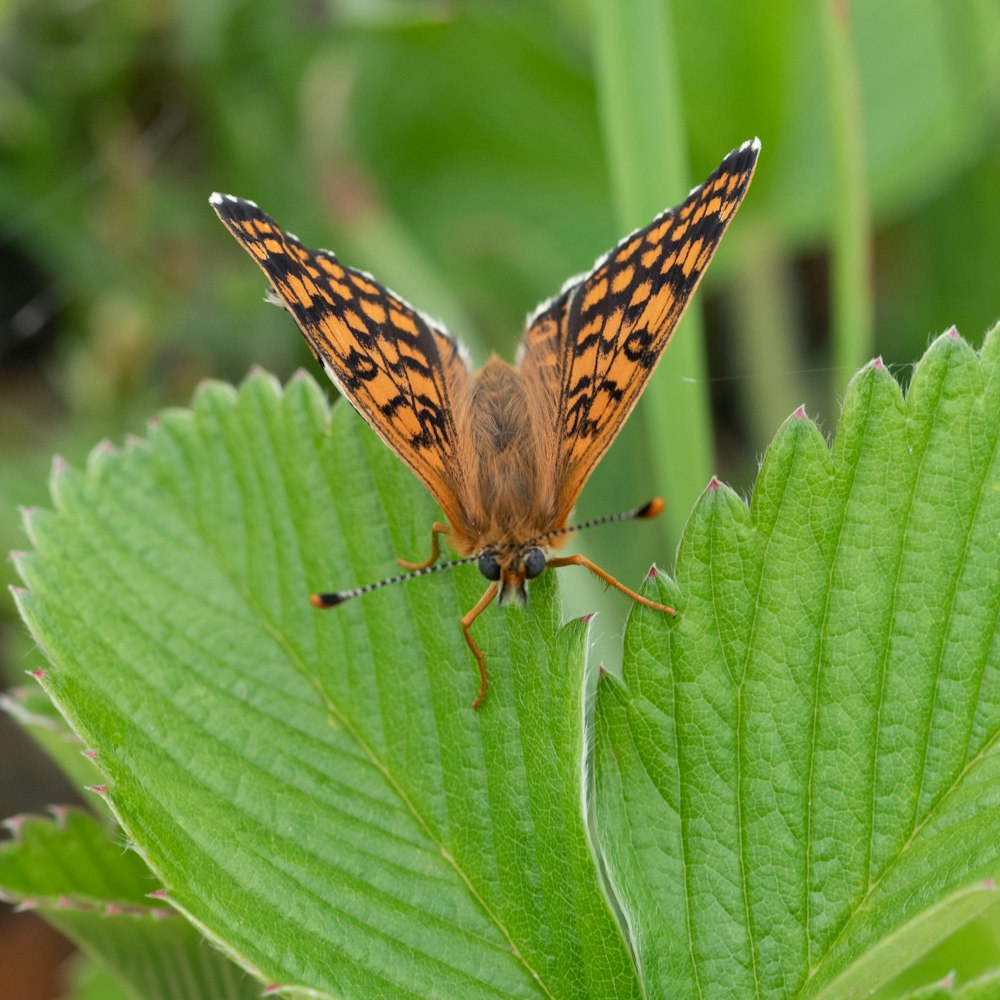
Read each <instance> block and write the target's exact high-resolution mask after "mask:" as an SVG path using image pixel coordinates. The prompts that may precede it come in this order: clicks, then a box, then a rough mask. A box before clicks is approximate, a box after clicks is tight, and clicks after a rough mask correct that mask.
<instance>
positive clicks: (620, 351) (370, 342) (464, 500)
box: [211, 139, 760, 707]
mask: <svg viewBox="0 0 1000 1000" xmlns="http://www.w3.org/2000/svg"><path fill="white" fill-rule="evenodd" d="M759 152H760V142H759V140H756V139H755V140H753V141H752V142H746V143H744V144H743V145H742V146H740V147H739V148H738V149H735V150H733V151H732V152H731V153H730V154H729V155H728V156H727V157H726V158H725V159H724V160H723V161H722V163H721V164H720V165H719V166H718V168H716V170H714V171H713V172H712V174H711V175H710V176H709V177H708V179H707V180H706V181H705V183H704V184H702V185H700V186H699V187H696V188H695V189H694V190H693V191H692V192H691V193H690V194H689V195H688V197H687V199H686V200H685V201H684V202H683V203H682V204H680V205H678V206H677V207H675V208H671V209H668V210H667V211H665V212H663V213H661V214H660V215H658V216H657V217H656V218H655V219H654V220H653V221H652V222H651V223H650V224H649V225H648V226H645V227H644V228H642V229H638V230H636V231H635V232H634V233H631V234H630V235H629V236H626V237H625V239H623V240H622V241H621V242H620V243H618V245H617V246H615V247H614V248H613V249H611V250H610V251H609V252H608V253H606V254H605V255H604V256H603V257H601V258H600V259H599V260H598V261H597V263H596V264H595V265H594V267H593V268H592V269H591V270H590V271H589V272H588V273H587V274H585V275H583V276H581V277H576V278H572V279H570V280H569V281H568V282H567V283H566V284H565V285H564V286H563V288H562V291H560V292H559V294H558V295H556V296H555V297H554V298H552V299H549V300H548V301H547V302H544V303H542V304H541V305H540V306H539V307H538V308H537V309H536V310H535V312H534V313H532V315H531V316H530V317H529V319H528V329H527V332H526V333H525V335H524V340H523V341H522V343H521V347H520V349H519V351H518V355H517V362H516V364H515V365H513V366H512V365H509V364H507V362H505V361H502V360H501V359H500V358H497V357H492V358H490V360H489V361H487V363H486V364H485V365H484V366H483V368H481V369H480V370H479V371H478V372H473V370H472V368H471V367H470V365H469V360H468V357H467V355H466V352H465V350H464V349H463V347H462V346H461V345H460V344H459V343H458V342H457V341H456V340H454V339H452V338H451V337H450V336H449V335H448V333H447V332H446V331H445V330H444V329H443V327H442V326H441V325H440V324H438V323H436V322H434V321H433V320H431V319H429V318H427V317H426V316H424V315H423V314H421V313H420V312H418V311H417V310H416V309H414V308H413V307H412V306H410V305H408V304H407V303H406V302H404V301H403V300H402V299H401V298H400V297H399V296H398V295H395V294H393V293H392V292H391V291H389V290H388V289H387V288H385V287H384V286H382V285H380V284H379V283H378V282H377V281H376V280H375V279H374V278H373V277H372V276H371V275H370V274H366V273H365V272H363V271H358V270H355V269H354V268H350V267H347V266H345V265H344V264H342V263H341V262H340V261H339V260H338V259H337V258H336V257H335V256H334V255H333V254H332V253H330V252H329V251H326V250H309V249H307V248H306V247H304V246H303V245H302V244H301V243H300V242H299V240H298V239H297V238H296V237H294V236H292V235H291V234H289V233H286V232H284V231H283V230H282V229H280V228H279V227H278V225H277V224H276V223H275V222H274V221H273V220H272V219H271V218H269V217H268V216H267V215H265V214H264V213H263V212H262V211H261V210H260V209H259V208H258V207H257V206H256V205H255V204H254V203H253V202H250V201H243V200H241V199H239V198H234V197H232V196H231V195H221V194H213V195H212V198H211V204H212V206H213V207H214V209H215V211H216V212H217V213H218V215H219V218H220V219H222V221H223V222H224V223H225V225H226V227H227V228H228V229H229V231H230V232H231V233H232V234H233V236H235V237H236V239H237V240H238V241H239V242H240V243H241V244H242V245H243V246H244V248H245V249H246V250H247V251H248V252H249V253H250V255H251V256H252V257H253V258H254V260H256V262H257V264H258V265H259V266H260V268H261V270H263V271H264V273H265V274H266V275H267V277H268V279H269V281H270V283H271V290H272V294H273V297H274V298H275V300H276V301H277V302H279V303H280V304H281V305H283V306H284V307H285V308H286V309H287V310H288V311H289V312H290V313H291V314H292V316H293V317H294V318H295V322H296V323H297V324H298V326H299V329H300V330H301V331H302V333H303V335H304V336H305V338H306V341H307V343H308V344H309V347H310V348H311V350H312V352H313V354H314V355H315V356H316V359H317V360H318V361H319V363H320V364H321V365H322V366H323V368H324V369H325V371H326V373H327V375H329V377H330V378H331V380H332V381H333V383H334V384H335V385H336V386H337V388H338V389H339V390H340V391H341V393H343V395H344V396H346V397H347V400H348V402H350V403H351V405H352V406H354V408H355V409H356V410H357V411H358V412H359V413H360V414H361V416H362V417H364V418H365V420H366V421H367V422H368V424H369V425H370V426H371V427H372V429H373V430H374V431H375V432H376V433H377V434H378V435H379V436H380V437H381V438H382V440H383V441H384V442H385V443H386V444H387V445H388V446H389V447H390V448H391V449H392V450H393V451H394V452H395V453H396V454H397V455H398V456H399V457H400V458H401V459H402V460H403V461H404V462H406V464H407V465H408V466H409V467H410V468H411V469H412V470H413V471H414V472H415V473H416V475H417V476H418V477H419V478H420V480H421V481H422V482H423V483H424V485H425V486H426V487H427V489H428V490H430V492H431V493H432V494H433V496H434V499H435V500H436V501H437V502H438V504H439V505H440V507H441V510H442V511H443V512H444V515H445V518H446V519H447V523H446V524H445V523H440V522H435V523H434V525H433V528H432V532H431V542H432V546H431V555H430V557H429V558H428V559H427V560H425V561H424V562H422V563H408V562H406V561H404V560H402V559H401V560H399V562H400V564H401V565H402V566H404V567H405V568H407V569H410V570H412V571H414V573H415V574H419V573H425V572H434V571H436V570H438V569H442V568H446V567H447V566H450V565H455V564H459V563H465V562H476V563H477V564H478V566H479V569H480V571H481V572H482V574H483V576H485V577H486V578H487V580H489V581H490V584H489V586H488V587H487V588H486V592H485V593H484V594H483V596H482V597H481V598H480V600H479V601H478V603H477V604H476V605H475V607H473V608H472V609H471V610H470V611H469V612H468V614H466V615H465V616H464V617H463V618H462V620H461V625H462V634H463V635H464V636H465V641H466V642H467V643H468V646H469V649H471V650H472V653H473V655H474V656H475V658H476V662H477V664H478V666H479V676H480V686H479V694H478V696H477V697H476V700H475V702H474V704H473V707H478V706H479V705H480V704H481V703H482V700H483V698H484V697H485V694H486V687H487V673H486V661H485V658H484V656H483V652H482V650H481V649H480V648H479V646H478V645H476V642H475V640H474V639H473V638H472V634H471V632H470V627H471V625H472V623H473V622H474V621H475V619H476V618H477V617H478V616H479V614H480V613H481V612H482V611H483V609H484V608H486V607H487V606H488V605H489V604H490V603H491V602H492V600H493V598H494V597H496V595H497V594H498V593H499V595H500V601H499V603H500V604H501V605H503V604H509V603H513V604H523V603H524V602H525V600H526V593H525V582H526V581H527V580H531V579H534V578H535V577H536V576H538V575H539V574H540V573H541V572H542V571H543V570H544V569H545V568H546V566H551V567H558V566H567V565H576V566H584V567H586V568H587V569H589V570H590V571H591V572H592V573H595V574H596V575H597V576H598V577H600V578H601V579H602V580H603V581H604V582H605V583H607V584H609V585H610V586H612V587H616V588H617V589H618V590H620V591H621V592H622V593H624V594H627V595H628V596H629V597H631V598H632V599H633V600H635V601H638V602H639V603H641V604H644V605H646V606H647V607H651V608H656V609H658V610H660V611H665V612H667V613H668V614H674V611H673V609H672V608H668V607H666V606H665V605H662V604H657V603H655V602H653V601H650V600H647V599H646V598H644V597H641V596H640V595H639V594H637V593H635V592H634V591H632V590H630V589H629V588H628V587H625V586H624V585H623V584H621V583H619V582H618V581H617V580H616V579H615V578H614V577H612V576H611V575H610V574H608V573H606V572H605V571H604V570H602V569H600V568H599V567H598V566H595V565H594V564H593V563H592V562H591V561H590V560H589V559H587V558H585V557H584V556H581V555H573V556H566V557H562V558H553V557H552V556H551V554H550V552H551V550H553V549H557V548H559V547H560V546H561V545H563V544H564V543H565V541H566V540H567V538H568V537H569V535H570V534H571V533H572V532H573V531H574V530H578V528H579V527H582V526H579V525H578V526H576V527H574V528H569V527H567V522H568V519H569V515H570V512H571V511H572V509H573V505H574V504H575V503H576V500H577V497H578V496H579V494H580V491H581V490H582V489H583V485H584V483H586V481H587V479H588V477H589V476H590V474H591V472H592V471H593V469H594V466H595V465H596V464H597V463H598V461H600V459H601V456H602V455H603V454H604V453H605V452H606V451H607V450H608V448H609V447H610V445H611V442H612V441H613V440H614V439H615V436H616V435H617V433H618V431H619V429H620V428H621V425H622V423H623V422H624V420H625V418H626V417H627V416H628V415H629V413H630V412H631V411H632V408H633V407H634V406H635V404H636V402H637V400H638V399H639V396H640V394H641V393H642V390H643V388H644V387H645V385H646V383H647V381H648V380H649V377H650V375H652V373H653V369H654V368H655V367H656V364H657V362H658V361H659V360H660V356H661V355H662V354H663V351H664V348H665V347H666V346H667V344H668V343H669V342H670V338H671V336H672V335H673V332H674V329H675V328H676V326H677V323H678V321H679V320H680V318H681V315H682V314H683V312H684V308H685V306H686V305H687V302H688V299H689V298H690V297H691V293H692V292H693V291H694V289H695V287H696V286H697V284H698V281H699V280H700V278H701V276H702V274H703V273H704V271H705V268H706V267H707V266H708V263H709V261H710V260H711V259H712V255H713V254H714V253H715V250H716V247H717V246H718V244H719V240H720V239H722V234H723V233H724V232H725V231H726V227H727V226H728V225H729V223H730V221H731V220H732V218H733V215H734V214H735V212H736V209H737V208H739V206H740V203H741V202H742V200H743V197H744V195H745V194H746V192H747V188H748V186H749V184H750V179H751V177H752V176H753V171H754V167H755V165H756V162H757V156H758V154H759ZM662 507H663V503H662V501H660V500H654V501H651V502H650V503H649V504H647V505H646V506H645V507H642V508H639V509H638V510H635V511H630V512H627V513H626V514H624V515H618V516H617V517H616V518H606V519H601V520H602V521H603V520H612V519H626V518H630V517H652V516H654V515H656V514H658V513H659V512H660V510H662ZM442 534H447V535H449V537H450V538H451V542H452V544H453V545H454V547H455V548H456V549H457V550H458V552H459V554H460V555H461V556H463V557H464V558H462V559H459V560H454V561H453V562H452V563H444V564H443V563H437V564H436V565H434V564H435V563H436V560H437V559H438V556H439V555H440V547H439V541H438V536H439V535H442ZM403 578H404V577H392V578H391V579H389V580H384V581H380V582H379V583H377V584H371V585H369V586H367V587H359V588H357V589H355V590H347V591H341V592H338V593H332V594H315V595H313V598H312V601H313V603H314V604H315V605H316V606H317V607H321V608H325V607H333V606H334V605H337V604H341V603H343V602H344V601H345V600H348V599H349V598H352V597H357V596H359V595H360V594H364V593H368V592H369V591H371V590H374V589H376V588H377V587H379V586H383V585H384V584H386V583H392V582H396V581H398V580H400V579H403Z"/></svg>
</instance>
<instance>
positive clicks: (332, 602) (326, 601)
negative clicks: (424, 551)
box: [309, 552, 479, 608]
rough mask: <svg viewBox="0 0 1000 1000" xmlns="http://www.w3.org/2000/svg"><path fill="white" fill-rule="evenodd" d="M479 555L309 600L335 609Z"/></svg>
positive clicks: (452, 560) (477, 557) (323, 606)
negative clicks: (353, 600) (391, 585)
mask: <svg viewBox="0 0 1000 1000" xmlns="http://www.w3.org/2000/svg"><path fill="white" fill-rule="evenodd" d="M477 559H479V553H478V552H477V553H476V554H475V555H474V556H466V557H465V558H464V559H451V560H449V561H448V562H443V563H435V564H434V565H433V566H425V567H424V568H423V569H415V570H411V571H410V572H409V573H399V574H397V575H396V576H387V577H386V578H385V579H384V580H378V581H376V582H375V583H369V584H366V585H365V586H364V587H355V588H354V589H353V590H336V591H333V592H332V593H329V594H312V595H311V596H310V598H309V600H310V602H311V603H312V605H313V607H314V608H335V607H336V606H337V605H338V604H343V603H344V601H349V600H350V599H351V598H352V597H361V595H362V594H370V593H371V592H372V591H373V590H381V589H382V588H383V587H388V586H389V585H390V584H393V583H403V581H405V580H415V579H416V578H417V577H418V576H429V575H430V574H431V573H442V572H444V570H446V569H454V568H455V567H456V566H466V565H468V564H469V563H473V562H476V560H477Z"/></svg>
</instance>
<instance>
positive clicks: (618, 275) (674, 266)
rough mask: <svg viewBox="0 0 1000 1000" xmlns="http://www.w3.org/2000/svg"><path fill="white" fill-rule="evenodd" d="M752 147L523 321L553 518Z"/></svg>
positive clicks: (577, 482) (669, 325) (707, 249)
mask: <svg viewBox="0 0 1000 1000" xmlns="http://www.w3.org/2000/svg"><path fill="white" fill-rule="evenodd" d="M759 152H760V144H759V142H757V141H754V142H750V143H744V145H742V146H740V147H739V148H738V149H735V150H733V152H731V153H730V154H729V155H728V156H727V157H726V158H725V159H724V160H723V161H722V163H721V164H720V165H719V167H717V168H716V170H715V171H714V172H713V173H712V174H711V175H710V176H709V177H708V179H707V180H706V181H705V183H704V184H702V185H700V186H699V187H697V188H695V189H694V190H693V191H692V192H691V193H690V195H688V197H687V199H686V200H685V201H684V202H682V203H681V204H680V205H678V206H677V207H676V208H672V209H668V210H667V211H666V212H663V213H661V214H660V215H659V216H657V217H656V218H655V219H654V220H653V221H652V222H651V223H650V224H649V225H647V226H645V227H643V228H642V229H639V230H636V231H635V232H634V233H632V234H630V235H629V236H627V237H625V239H623V240H622V241H621V242H620V243H619V244H618V245H617V246H615V247H614V248H613V249H612V250H610V251H609V252H608V253H607V254H605V255H604V256H603V257H602V258H601V259H600V260H598V262H597V264H596V265H595V266H594V268H593V269H592V270H591V271H590V272H589V273H588V274H586V275H584V276H583V277H582V278H580V279H576V280H573V281H571V282H569V283H568V284H567V285H566V286H565V287H564V288H563V290H562V292H560V294H559V295H558V296H556V297H555V298H554V299H552V300H551V301H549V302H547V303H544V304H543V305H542V306H540V307H539V309H538V310H536V312H535V314H534V315H533V316H532V317H531V319H530V320H529V325H528V330H527V331H526V333H525V336H524V341H523V343H522V345H521V353H520V358H519V362H520V368H521V371H522V373H523V375H524V378H525V380H526V381H528V382H529V383H530V382H532V381H533V382H534V383H536V384H537V385H538V387H539V391H540V392H544V393H545V394H546V395H547V397H548V398H547V401H546V402H545V403H544V404H542V405H543V407H544V406H547V407H548V408H549V409H550V411H551V416H552V421H553V425H554V428H555V438H556V440H557V444H556V447H555V457H554V468H555V472H556V488H557V497H556V504H555V507H556V516H555V525H556V526H561V524H563V523H564V522H565V519H566V518H567V517H568V516H569V513H570V511H571V509H572V507H573V505H574V503H575V502H576V499H577V497H578V496H579V493H580V490H581V489H582V488H583V485H584V483H585V482H586V481H587V478H588V477H589V475H590V473H591V472H592V471H593V468H594V466H595V465H596V464H597V462H598V461H599V460H600V458H601V457H602V456H603V455H604V453H605V452H606V451H607V449H608V448H609V447H610V445H611V442H612V441H613V440H614V439H615V436H616V435H617V433H618V431H619V429H620V428H621V425H622V423H623V422H624V421H625V418H626V417H627V416H628V415H629V413H630V412H631V411H632V408H633V407H634V406H635V404H636V402H637V401H638V399H639V396H640V395H641V393H642V390H643V389H644V388H645V386H646V383H647V382H648V380H649V377H650V376H651V375H652V373H653V369H654V368H655V367H656V364H657V362H658V361H659V359H660V357H661V356H662V354H663V351H664V350H665V348H666V346H667V344H668V343H669V342H670V338H671V337H672V336H673V332H674V330H675V329H676V327H677V324H678V322H679V321H680V318H681V316H682V314H683V312H684V308H685V307H686V305H687V303H688V300H689V299H690V297H691V294H692V293H693V292H694V289H695V287H696V286H697V284H698V282H699V280H700V279H701V276H702V274H704V272H705V269H706V267H707V266H708V263H709V261H710V260H711V259H712V256H713V255H714V253H715V250H716V248H717V247H718V244H719V241H720V240H721V239H722V235H723V233H724V232H725V231H726V227H727V226H728V225H729V223H730V221H731V220H732V218H733V215H734V214H735V212H736V210H737V208H739V205H740V203H741V202H742V200H743V197H744V195H745V194H746V191H747V188H748V186H749V184H750V179H751V177H752V176H753V171H754V166H755V165H756V162H757V156H758V153H759Z"/></svg>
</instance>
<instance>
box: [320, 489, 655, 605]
mask: <svg viewBox="0 0 1000 1000" xmlns="http://www.w3.org/2000/svg"><path fill="white" fill-rule="evenodd" d="M662 510H663V500H662V499H660V497H653V499H652V500H650V501H649V502H648V503H645V504H643V505H642V506H641V507H633V508H632V509H631V510H623V511H620V512H619V513H618V514H605V515H604V517H595V518H592V519H591V520H589V521H582V522H581V523H580V524H574V525H573V526H572V527H569V528H557V529H556V530H555V531H547V532H545V534H544V535H538V537H537V538H531V539H529V540H528V541H526V542H525V543H524V544H523V545H518V546H516V548H517V549H518V551H522V552H523V551H524V550H525V549H530V548H533V547H534V546H536V545H538V544H539V543H541V542H546V541H548V540H549V539H550V538H557V537H558V536H559V535H571V534H573V533H574V532H577V531H584V530H586V529H587V528H596V527H598V526H599V525H601V524H615V523H618V522H619V521H642V520H645V519H647V518H650V517H656V516H657V515H658V514H659V513H660V512H661V511H662ZM505 548H506V549H507V551H509V550H510V549H511V548H514V546H507V547H505ZM480 555H482V553H481V552H477V553H475V554H474V555H471V556H465V557H464V558H462V559H450V560H449V561H448V562H443V563H434V565H433V566H425V567H424V568H423V569H415V570H412V571H411V572H409V573H399V574H397V575H396V576H387V577H386V578H385V579H384V580H378V581H376V582H375V583H369V584H366V585H365V586H364V587H355V588H354V589H353V590H335V591H332V592H331V593H328V594H313V595H311V596H310V598H309V600H310V601H311V602H312V605H313V607H316V608H335V607H336V606H337V605H338V604H343V603H344V602H345V601H349V600H351V599H352V598H354V597H361V596H362V595H363V594H370V593H371V592H372V591H373V590H381V589H382V588H383V587H388V586H390V585H391V584H393V583H404V582H405V581H406V580H415V579H416V578H417V577H418V576H429V575H430V574H431V573H443V572H444V571H445V570H446V569H454V568H455V567H456V566H468V565H469V563H474V562H478V561H479V557H480Z"/></svg>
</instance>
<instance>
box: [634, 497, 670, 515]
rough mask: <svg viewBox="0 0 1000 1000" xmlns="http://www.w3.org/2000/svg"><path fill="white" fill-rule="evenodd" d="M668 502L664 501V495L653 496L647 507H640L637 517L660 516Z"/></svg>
mask: <svg viewBox="0 0 1000 1000" xmlns="http://www.w3.org/2000/svg"><path fill="white" fill-rule="evenodd" d="M664 507H666V504H665V503H664V502H663V497H653V499H652V500H650V501H649V503H647V504H646V506H645V507H640V508H639V510H638V512H637V513H636V515H635V516H636V518H638V519H640V520H646V519H647V518H650V517H659V515H660V514H662V513H663V508H664Z"/></svg>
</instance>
